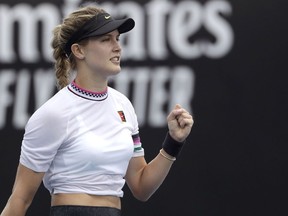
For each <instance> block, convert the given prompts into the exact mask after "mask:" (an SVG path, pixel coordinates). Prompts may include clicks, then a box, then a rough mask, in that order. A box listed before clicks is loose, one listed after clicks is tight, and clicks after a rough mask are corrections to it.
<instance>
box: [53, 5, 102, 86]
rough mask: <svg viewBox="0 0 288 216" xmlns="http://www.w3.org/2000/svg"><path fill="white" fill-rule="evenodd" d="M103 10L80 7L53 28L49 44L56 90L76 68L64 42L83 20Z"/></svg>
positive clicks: (64, 84)
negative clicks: (53, 61) (53, 60)
mask: <svg viewBox="0 0 288 216" xmlns="http://www.w3.org/2000/svg"><path fill="white" fill-rule="evenodd" d="M103 12H105V11H104V10H103V9H101V8H98V7H96V6H86V7H82V8H80V9H78V10H76V11H74V12H72V13H71V14H69V15H68V16H67V17H66V18H65V19H64V20H63V22H62V24H60V25H58V26H56V27H55V28H54V30H53V38H52V42H51V46H52V48H53V58H54V59H55V63H54V68H55V75H56V86H57V88H58V90H60V89H62V88H64V87H65V86H67V85H68V84H69V83H70V81H71V76H72V71H73V70H75V69H76V62H75V59H74V57H73V54H72V55H71V56H67V55H66V53H65V52H64V49H63V48H64V46H65V44H66V43H67V41H68V40H69V38H70V37H71V35H72V34H73V33H75V32H76V31H77V30H78V29H79V28H80V27H81V26H83V25H84V23H85V22H87V21H88V20H89V19H91V18H92V17H94V16H96V15H97V14H99V13H103Z"/></svg>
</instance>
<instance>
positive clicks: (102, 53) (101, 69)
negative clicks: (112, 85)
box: [83, 30, 121, 77]
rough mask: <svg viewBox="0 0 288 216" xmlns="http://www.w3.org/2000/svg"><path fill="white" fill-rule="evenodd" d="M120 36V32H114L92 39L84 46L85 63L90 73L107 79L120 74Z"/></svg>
mask: <svg viewBox="0 0 288 216" xmlns="http://www.w3.org/2000/svg"><path fill="white" fill-rule="evenodd" d="M119 36H120V35H119V32H118V30H114V31H112V32H110V33H107V34H105V35H103V36H99V37H91V38H90V39H89V40H88V42H87V44H86V45H85V46H83V50H84V61H85V64H86V67H88V69H89V70H90V71H92V72H96V73H97V74H98V75H102V76H105V77H108V76H110V75H115V74H117V73H119V72H120V70H121V67H120V57H121V56H120V55H121V47H120V44H119Z"/></svg>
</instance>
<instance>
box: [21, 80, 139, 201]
mask: <svg viewBox="0 0 288 216" xmlns="http://www.w3.org/2000/svg"><path fill="white" fill-rule="evenodd" d="M143 155H144V149H143V148H142V146H141V141H140V137H139V128H138V122H137V117H136V114H135V111H134V108H133V106H132V104H131V102H130V101H129V99H128V98H127V97H126V96H124V95H123V94H122V93H120V92H118V91H116V90H115V89H113V88H111V87H107V90H106V91H104V92H101V93H94V92H90V91H86V90H84V89H81V88H80V87H78V86H77V85H76V84H75V83H74V82H72V83H71V84H69V85H68V86H67V87H65V88H63V89H61V90H60V91H58V92H57V93H56V94H55V95H54V96H53V97H52V98H50V99H49V100H48V101H47V102H46V103H44V104H43V105H42V106H41V107H40V108H39V109H37V110H36V111H35V112H34V113H33V115H32V116H31V117H30V119H29V121H28V122H27V125H26V127H25V133H24V137H23V141H22V146H21V154H20V163H21V164H22V165H24V166H26V167H28V168H30V169H32V170H33V171H35V172H45V175H44V178H43V184H44V186H45V187H46V188H47V189H48V190H49V192H50V193H51V194H57V193H87V194H93V195H112V196H118V197H122V196H123V190H122V188H123V186H124V184H125V179H124V177H125V174H126V170H127V167H128V163H129V161H130V159H131V158H132V157H139V156H143Z"/></svg>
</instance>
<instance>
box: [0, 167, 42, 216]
mask: <svg viewBox="0 0 288 216" xmlns="http://www.w3.org/2000/svg"><path fill="white" fill-rule="evenodd" d="M43 176H44V173H42V172H35V171H33V170H31V169H29V168H27V167H25V166H23V165H22V164H19V166H18V169H17V174H16V178H15V182H14V186H13V190H12V194H11V196H10V198H9V200H8V202H7V204H6V206H5V208H4V210H3V211H2V213H1V215H0V216H24V215H25V214H26V211H27V209H28V208H29V206H30V205H31V203H32V200H33V198H34V196H35V193H36V192H37V190H38V188H39V186H40V184H41V182H42V179H43Z"/></svg>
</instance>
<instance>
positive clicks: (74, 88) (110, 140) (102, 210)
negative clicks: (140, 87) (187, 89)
mask: <svg viewBox="0 0 288 216" xmlns="http://www.w3.org/2000/svg"><path fill="white" fill-rule="evenodd" d="M134 25H135V23H134V20H133V19H131V18H126V19H118V20H116V19H114V18H113V17H112V16H111V15H110V14H108V13H107V12H106V11H104V10H103V9H100V8H97V7H95V6H86V7H83V8H80V9H78V10H77V11H74V12H72V13H71V14H70V15H68V17H66V18H65V19H64V20H63V23H62V24H61V25H59V26H56V27H55V29H54V37H53V40H52V47H53V49H54V52H53V56H54V58H55V70H56V78H57V85H58V88H59V91H58V92H57V93H56V94H55V95H54V96H53V97H52V98H51V99H50V100H48V101H47V102H46V103H45V104H44V105H43V106H42V107H40V108H39V109H38V110H37V111H36V112H35V113H34V114H33V115H32V116H31V118H30V119H29V121H28V123H27V125H26V128H25V134H24V138H23V142H22V147H21V156H20V162H19V166H18V170H17V174H16V178H15V183H14V187H13V192H12V194H11V196H10V198H9V200H8V202H7V204H6V206H5V208H4V210H3V212H2V213H1V216H23V215H25V213H26V211H27V209H28V208H29V206H30V205H31V203H32V201H33V198H34V195H35V193H36V191H37V190H38V187H39V185H40V183H41V182H42V181H43V183H44V186H45V187H46V188H47V190H49V192H50V194H51V210H50V216H70V215H83V216H90V215H91V216H92V215H93V216H120V215H121V197H122V196H123V191H122V188H123V186H124V184H125V183H127V185H128V186H129V188H130V190H131V192H132V193H133V195H134V196H135V198H137V199H139V200H141V201H146V200H148V199H149V197H150V196H151V195H152V194H153V193H154V192H155V191H156V190H157V189H158V187H159V186H160V185H161V183H162V182H163V181H164V179H165V177H166V176H167V174H168V172H169V170H170V168H171V166H172V164H173V162H174V161H175V159H176V157H177V156H178V154H179V152H180V150H181V148H182V146H183V143H184V142H185V139H186V138H187V136H188V135H189V133H190V131H191V128H192V125H193V119H192V116H191V115H190V114H189V113H188V112H187V111H186V110H185V109H183V108H182V107H181V106H180V105H178V104H177V105H175V108H174V109H173V110H172V111H171V113H170V114H169V115H168V116H167V123H168V128H169V131H168V132H167V136H166V138H165V139H164V141H163V144H162V146H161V144H159V149H160V152H159V154H158V155H156V156H155V158H154V159H153V160H152V161H151V162H149V163H147V162H146V160H145V158H144V149H143V148H142V144H141V141H140V136H139V128H138V122H137V117H136V114H135V111H134V108H133V106H132V104H131V102H130V101H129V100H128V98H127V97H125V96H124V95H123V94H121V93H120V92H118V91H116V90H115V89H113V88H111V87H109V86H108V77H109V76H113V75H116V74H118V73H119V72H120V70H121V68H120V60H121V47H120V44H119V38H120V36H121V34H123V33H126V32H128V31H130V30H132V29H133V27H134ZM70 71H76V75H75V77H73V80H72V81H71V74H70Z"/></svg>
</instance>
